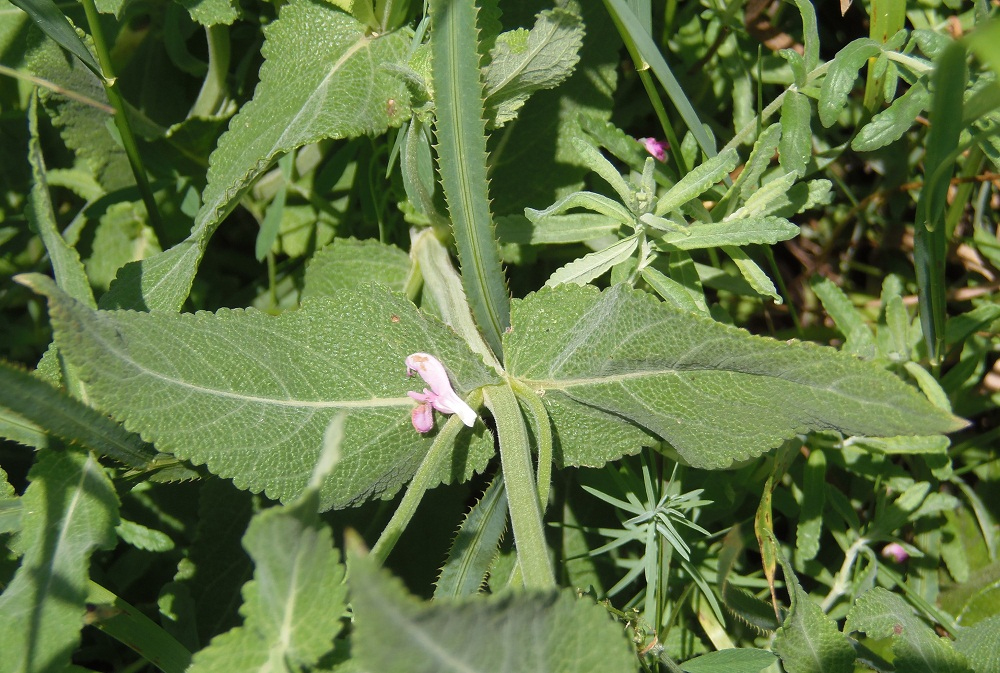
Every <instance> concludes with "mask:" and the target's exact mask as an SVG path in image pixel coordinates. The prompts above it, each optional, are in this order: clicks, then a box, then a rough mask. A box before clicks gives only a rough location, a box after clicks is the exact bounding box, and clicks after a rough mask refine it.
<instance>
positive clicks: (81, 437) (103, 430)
mask: <svg viewBox="0 0 1000 673" xmlns="http://www.w3.org/2000/svg"><path fill="white" fill-rule="evenodd" d="M0 408H2V409H4V410H8V411H10V412H13V413H14V414H16V415H17V416H18V417H19V418H21V419H24V420H25V421H28V422H30V423H32V424H33V425H34V426H35V427H37V428H38V430H39V432H42V433H44V434H45V435H55V436H56V437H59V438H60V439H62V440H63V441H64V442H66V443H67V444H74V443H78V444H82V445H83V446H85V447H87V448H88V449H92V450H94V451H96V452H97V453H99V454H101V455H104V456H108V457H110V458H114V459H115V460H117V461H120V462H122V463H124V464H126V465H129V466H131V467H137V468H144V467H146V466H147V465H148V463H149V462H150V461H151V460H153V458H155V457H156V453H155V452H154V451H152V450H151V448H150V447H149V446H148V445H146V444H144V443H143V441H142V440H141V439H139V437H138V436H137V435H134V434H132V433H130V432H127V431H126V430H124V429H123V428H122V427H121V426H119V425H117V424H116V423H114V422H113V421H111V420H110V419H109V418H108V417H107V416H105V415H104V414H101V413H100V412H97V411H94V410H93V409H91V408H90V407H88V406H87V405H85V404H83V403H82V402H80V401H79V400H77V399H75V398H73V397H70V396H69V395H68V394H66V393H65V392H63V391H62V390H59V389H57V388H54V387H52V386H51V385H49V384H48V383H46V382H45V381H43V380H41V379H40V378H37V377H35V376H32V375H31V374H29V373H28V372H26V371H22V370H20V369H17V368H16V367H12V366H10V365H8V364H6V363H0ZM11 439H18V438H17V437H12V438H11ZM41 439H42V440H43V443H42V445H41V446H38V445H35V448H45V447H46V444H47V442H45V441H44V437H42V438H41Z"/></svg>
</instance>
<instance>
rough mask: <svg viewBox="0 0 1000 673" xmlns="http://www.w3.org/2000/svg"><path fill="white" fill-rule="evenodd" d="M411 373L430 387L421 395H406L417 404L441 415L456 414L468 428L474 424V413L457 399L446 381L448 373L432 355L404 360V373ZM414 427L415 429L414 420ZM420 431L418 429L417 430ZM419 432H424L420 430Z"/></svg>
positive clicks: (420, 355) (463, 402) (414, 354)
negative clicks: (426, 406) (428, 407)
mask: <svg viewBox="0 0 1000 673" xmlns="http://www.w3.org/2000/svg"><path fill="white" fill-rule="evenodd" d="M412 372H416V373H417V374H420V378H422V379H423V380H424V382H425V383H427V385H429V386H430V387H431V389H430V390H427V388H424V392H423V393H415V392H412V391H410V392H408V393H406V394H407V395H409V396H410V397H411V398H413V399H414V400H416V401H417V402H423V403H427V404H430V405H431V406H433V407H434V408H435V409H437V410H438V411H440V412H441V413H442V414H458V417H459V418H461V419H462V422H463V423H465V424H466V425H467V426H469V427H470V428H471V427H472V426H473V425H475V424H476V418H478V416H477V415H476V412H475V411H474V410H473V409H472V407H470V406H469V405H468V404H466V403H465V401H464V400H463V399H462V398H461V397H459V396H458V395H457V394H456V393H455V390H454V389H453V388H452V387H451V381H449V380H448V371H447V370H446V369H445V368H444V365H443V364H441V361H440V360H438V359H437V358H436V357H434V356H433V355H429V354H427V353H413V354H412V355H410V356H408V357H407V358H406V373H407V375H409V374H411V373H412ZM413 425H414V427H417V424H416V421H415V420H414V424H413ZM417 429H418V430H420V428H417ZM421 432H426V431H424V430H421Z"/></svg>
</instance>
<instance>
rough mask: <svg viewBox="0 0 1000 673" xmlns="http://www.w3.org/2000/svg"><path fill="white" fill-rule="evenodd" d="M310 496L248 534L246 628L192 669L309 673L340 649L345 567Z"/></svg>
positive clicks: (219, 642)
mask: <svg viewBox="0 0 1000 673" xmlns="http://www.w3.org/2000/svg"><path fill="white" fill-rule="evenodd" d="M318 505H319V498H318V497H317V494H316V492H315V491H313V490H310V491H308V492H307V494H306V496H305V497H303V498H301V499H300V500H298V501H296V502H295V503H292V504H291V505H287V506H284V507H272V508H270V509H267V510H264V511H263V512H261V513H260V514H258V515H256V516H255V517H254V518H253V520H252V521H251V522H250V526H249V527H248V528H247V532H246V535H244V536H243V546H244V547H245V548H246V550H247V553H248V554H250V556H251V558H253V560H254V564H255V565H254V575H253V580H251V581H250V582H248V583H247V584H245V585H244V586H243V598H244V603H243V605H242V607H241V608H240V614H242V615H243V618H244V622H243V625H242V626H239V627H236V628H234V629H232V630H230V631H228V632H226V633H224V634H222V635H220V636H217V637H216V638H214V639H212V642H211V643H210V644H209V646H208V647H206V648H205V649H204V650H202V651H200V652H198V653H197V654H196V655H195V657H194V662H193V664H192V666H191V668H189V669H188V670H189V671H191V673H214V672H215V671H224V670H240V671H295V670H303V669H305V668H308V667H311V666H313V665H315V664H316V662H317V661H318V660H319V659H320V657H322V656H323V655H325V654H326V653H328V652H329V651H330V650H332V649H333V638H334V637H335V636H336V635H337V634H338V633H339V632H340V630H341V620H340V616H341V614H342V613H343V611H344V609H345V608H346V604H345V601H344V597H345V594H346V591H347V588H346V586H345V585H344V567H343V565H341V564H340V563H339V560H340V555H339V554H338V553H337V550H336V549H335V548H334V547H333V535H332V533H331V532H330V529H329V527H328V526H327V525H326V524H324V523H323V522H322V521H320V519H319V516H318V515H317V514H316V510H317V507H318Z"/></svg>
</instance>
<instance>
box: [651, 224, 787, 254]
mask: <svg viewBox="0 0 1000 673" xmlns="http://www.w3.org/2000/svg"><path fill="white" fill-rule="evenodd" d="M689 231H690V235H685V234H683V233H668V234H664V235H662V236H658V237H657V238H656V239H655V240H656V242H657V243H658V244H662V245H663V247H664V248H665V249H667V250H670V249H675V248H676V249H678V250H698V249H700V248H719V247H722V246H725V245H737V246H738V245H750V244H751V243H762V244H765V245H774V244H775V243H777V242H778V241H787V240H788V239H790V238H794V237H796V236H798V234H799V228H798V227H797V226H795V225H794V224H792V223H791V222H789V221H788V220H786V219H785V218H783V217H738V218H733V219H730V220H726V221H725V222H697V223H695V224H693V225H691V227H690V228H689Z"/></svg>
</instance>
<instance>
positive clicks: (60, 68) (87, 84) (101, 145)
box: [25, 36, 135, 192]
mask: <svg viewBox="0 0 1000 673" xmlns="http://www.w3.org/2000/svg"><path fill="white" fill-rule="evenodd" d="M25 60H26V64H27V66H28V68H30V69H31V71H32V72H33V74H35V75H36V76H37V77H41V78H44V79H47V80H49V81H50V82H53V83H55V84H56V85H58V86H60V87H62V88H63V89H66V90H69V91H73V92H74V93H76V94H80V95H81V96H84V97H86V98H89V99H91V100H92V101H95V102H97V103H99V104H101V105H103V106H105V107H104V109H100V108H98V107H94V106H92V105H85V104H84V103H82V102H79V101H78V100H74V99H71V98H68V97H65V96H61V95H59V94H57V93H55V92H53V91H50V90H48V89H40V90H39V92H38V97H39V99H40V100H41V101H42V103H43V105H44V107H45V109H46V111H48V113H49V115H50V116H51V117H52V123H53V125H55V127H56V128H57V129H59V134H60V136H61V137H62V139H63V142H65V143H66V147H67V148H69V149H70V150H71V151H72V152H73V153H74V155H75V156H76V159H77V166H81V167H86V168H88V169H89V170H90V172H91V173H92V174H93V176H94V177H95V178H96V179H97V181H98V182H99V183H100V185H101V186H102V187H103V188H104V190H105V191H109V192H110V191H113V190H115V189H120V188H122V187H130V186H133V185H134V184H135V178H134V176H133V175H132V170H131V168H129V164H128V159H127V157H126V156H125V150H124V148H123V147H122V146H121V144H120V143H119V142H118V141H117V140H116V138H115V137H113V136H112V134H111V132H110V131H109V128H112V125H111V124H110V122H111V116H110V115H109V112H108V110H109V109H110V108H108V107H107V106H108V96H107V93H106V92H105V90H104V85H103V84H102V83H101V79H100V77H98V76H96V75H94V73H93V72H91V71H90V70H88V69H87V68H85V67H83V65H82V64H81V63H80V61H78V60H77V59H67V58H66V55H65V53H64V52H63V51H62V50H61V49H60V48H59V47H58V46H56V45H55V43H53V42H50V41H49V40H44V39H43V40H41V41H40V43H39V44H32V40H31V39H30V36H29V48H28V52H27V54H26V58H25Z"/></svg>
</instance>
